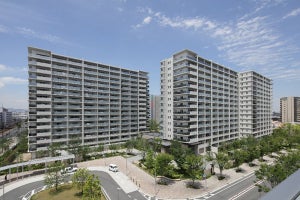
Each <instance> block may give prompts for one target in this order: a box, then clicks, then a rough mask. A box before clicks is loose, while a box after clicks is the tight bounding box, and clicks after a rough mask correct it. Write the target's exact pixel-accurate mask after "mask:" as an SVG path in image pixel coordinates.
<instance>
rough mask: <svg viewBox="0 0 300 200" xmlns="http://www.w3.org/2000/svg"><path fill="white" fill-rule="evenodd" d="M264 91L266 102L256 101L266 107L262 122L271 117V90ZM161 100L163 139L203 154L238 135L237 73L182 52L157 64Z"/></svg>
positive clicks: (191, 53) (194, 54)
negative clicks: (159, 67) (158, 67)
mask: <svg viewBox="0 0 300 200" xmlns="http://www.w3.org/2000/svg"><path fill="white" fill-rule="evenodd" d="M268 92H270V94H269V93H268ZM268 92H267V91H266V93H268V94H269V96H268V100H265V101H261V102H260V103H261V104H262V106H264V104H267V105H268V109H269V115H268V117H266V119H265V121H268V120H270V117H271V110H270V109H271V103H270V101H271V97H270V96H272V95H271V88H269V90H268ZM161 97H162V102H161V103H162V108H161V111H162V113H161V121H162V129H161V130H162V134H163V136H164V139H167V140H172V139H176V140H179V141H181V142H182V143H185V144H187V145H189V146H193V147H194V150H195V152H196V153H203V152H204V151H206V149H207V147H211V146H214V147H217V146H219V144H220V143H222V142H225V141H230V140H234V139H237V138H239V137H240V136H242V135H241V134H240V123H239V118H240V116H239V114H240V109H239V99H240V93H239V74H238V72H235V71H233V70H231V69H229V68H227V67H224V66H222V65H219V64H217V63H214V62H212V61H210V60H207V59H204V58H202V57H200V56H198V55H197V54H196V53H194V52H192V51H190V50H184V51H181V52H179V53H176V54H174V55H173V56H172V57H171V58H168V59H166V60H163V61H162V62H161ZM251 105H252V104H251ZM266 112H267V111H266ZM262 116H265V115H262ZM256 122H258V121H254V120H252V123H256ZM269 123H270V124H271V120H270V121H269ZM263 124H268V123H267V122H264V123H263ZM254 127H255V126H254ZM268 127H269V126H268ZM266 129H268V130H269V128H266ZM267 132H268V134H269V133H270V131H265V132H264V134H265V133H267ZM252 134H253V135H254V136H261V135H264V134H260V133H259V134H256V133H252Z"/></svg>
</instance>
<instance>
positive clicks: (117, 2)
mask: <svg viewBox="0 0 300 200" xmlns="http://www.w3.org/2000/svg"><path fill="white" fill-rule="evenodd" d="M28 46H32V47H37V48H42V49H47V50H50V51H52V52H53V53H55V54H62V55H66V56H70V57H75V58H80V59H84V60H88V61H94V62H99V63H104V64H108V65H112V66H118V67H123V68H128V69H132V70H143V71H147V72H149V81H150V83H149V88H150V94H156V95H158V94H160V61H162V60H163V59H166V58H169V57H171V56H172V55H173V54H174V53H176V52H179V51H181V50H183V49H190V50H192V51H194V52H196V53H197V54H198V55H199V56H201V57H204V58H206V59H209V60H212V61H214V62H217V63H219V64H221V65H224V66H226V67H229V68H231V69H233V70H235V71H238V72H242V71H249V70H254V71H256V72H258V73H260V74H262V75H264V76H266V77H268V78H271V79H272V80H273V98H274V100H273V108H274V109H273V110H274V111H279V109H280V107H279V102H280V101H279V99H280V98H281V97H283V96H300V88H299V87H300V1H299V0H239V1H236V0H201V1H200V0H189V1H183V0H172V1H171V0H170V1H167V0H161V1H150V0H148V1H142V0H106V1H105V0H88V1H87V0H51V1H40V0H26V1H24V0H0V104H2V105H3V106H4V107H7V108H21V109H22V108H23V109H27V108H28V64H27V47H28Z"/></svg>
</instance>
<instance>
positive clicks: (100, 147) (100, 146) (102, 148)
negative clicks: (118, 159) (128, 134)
mask: <svg viewBox="0 0 300 200" xmlns="http://www.w3.org/2000/svg"><path fill="white" fill-rule="evenodd" d="M97 151H98V152H102V151H104V146H103V144H99V145H98V147H97Z"/></svg>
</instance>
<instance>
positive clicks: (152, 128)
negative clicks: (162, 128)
mask: <svg viewBox="0 0 300 200" xmlns="http://www.w3.org/2000/svg"><path fill="white" fill-rule="evenodd" d="M149 130H150V132H159V123H157V122H156V121H155V120H154V119H151V120H149Z"/></svg>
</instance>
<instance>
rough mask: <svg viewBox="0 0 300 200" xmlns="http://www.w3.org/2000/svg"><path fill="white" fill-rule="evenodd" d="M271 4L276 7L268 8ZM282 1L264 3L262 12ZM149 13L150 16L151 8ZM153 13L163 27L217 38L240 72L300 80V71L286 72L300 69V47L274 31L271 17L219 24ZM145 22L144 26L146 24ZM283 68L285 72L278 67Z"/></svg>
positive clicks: (268, 0)
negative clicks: (253, 72) (252, 72)
mask: <svg viewBox="0 0 300 200" xmlns="http://www.w3.org/2000/svg"><path fill="white" fill-rule="evenodd" d="M267 2H271V3H273V4H272V5H268V4H267ZM282 2H283V1H281V0H278V1H276V0H275V1H273V0H264V1H263V3H262V5H261V8H260V9H264V8H266V7H270V6H273V5H274V4H280V3H282ZM148 10H149V9H148ZM145 12H146V13H147V14H149V12H147V9H146V11H145ZM151 13H152V14H151V15H149V16H151V17H152V21H153V22H156V23H157V24H158V25H160V26H163V27H171V28H174V29H179V30H180V29H192V30H194V31H195V32H196V33H199V34H202V35H203V34H205V35H206V36H207V37H208V38H211V39H213V40H214V44H215V45H216V47H217V49H218V50H219V51H220V52H221V55H222V57H223V58H224V59H225V60H226V61H228V62H231V63H233V64H235V65H236V66H237V67H239V68H240V69H239V71H246V70H255V71H258V72H259V73H263V74H264V75H270V77H271V78H274V79H295V78H296V77H298V79H299V77H300V70H293V71H292V73H286V72H291V71H288V70H289V69H290V68H291V67H293V68H300V64H299V63H300V60H299V58H298V55H299V52H300V48H299V47H297V46H295V44H293V41H292V39H289V40H288V39H286V38H283V37H282V36H281V35H280V33H279V32H278V31H277V30H275V29H274V28H273V27H274V26H272V25H273V24H274V21H272V18H271V17H266V16H254V17H249V16H251V15H248V16H246V15H245V16H243V17H241V18H239V19H237V20H236V21H230V22H217V21H214V20H210V19H207V18H204V17H200V16H195V17H189V18H183V17H180V16H177V17H173V18H171V17H168V16H166V15H164V14H162V13H160V12H153V11H152V10H151ZM295 13H296V12H294V13H293V15H295ZM144 20H145V18H144ZM144 20H143V22H144ZM143 22H142V24H143V25H146V24H145V23H143ZM282 66H283V68H282V69H279V68H278V67H282ZM275 68H278V70H277V71H278V74H277V73H276V74H274V73H273V71H274V69H275Z"/></svg>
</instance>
